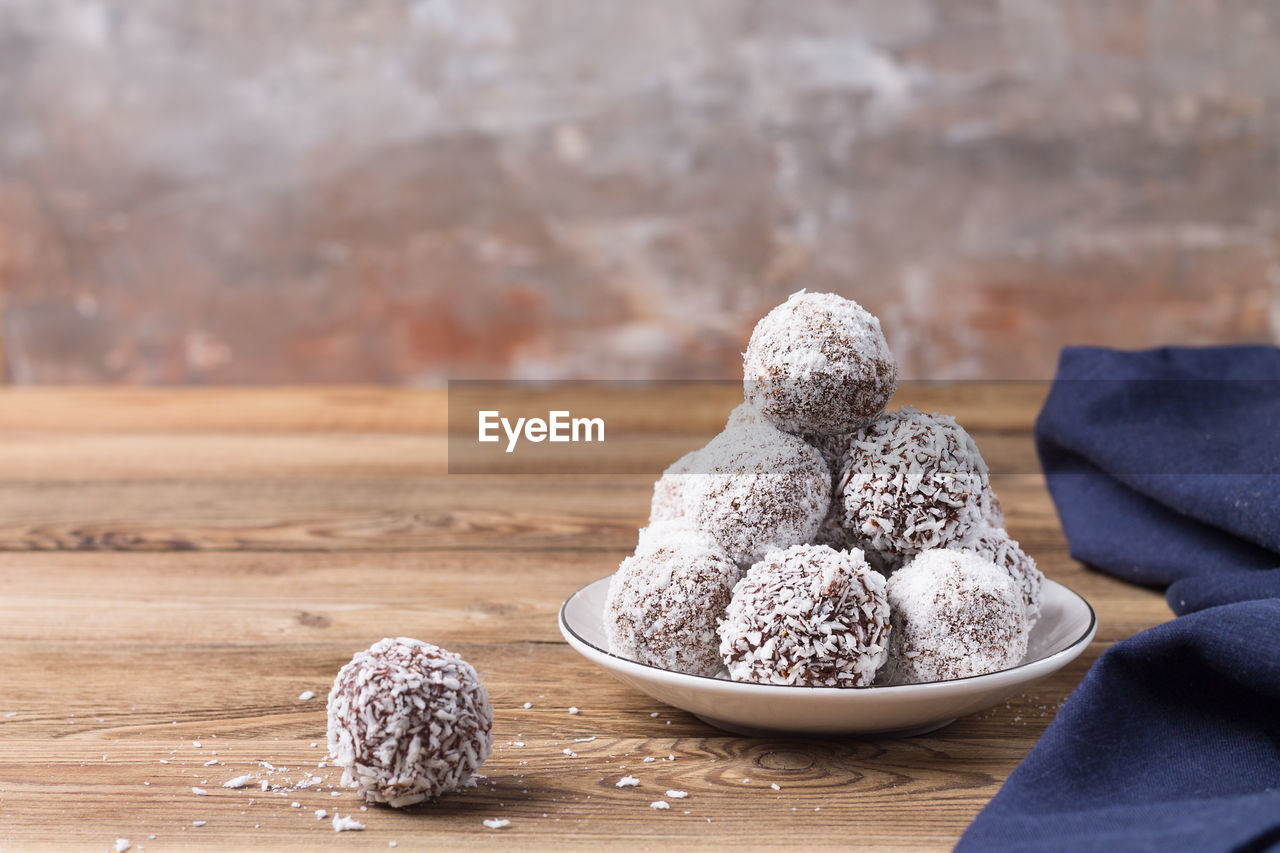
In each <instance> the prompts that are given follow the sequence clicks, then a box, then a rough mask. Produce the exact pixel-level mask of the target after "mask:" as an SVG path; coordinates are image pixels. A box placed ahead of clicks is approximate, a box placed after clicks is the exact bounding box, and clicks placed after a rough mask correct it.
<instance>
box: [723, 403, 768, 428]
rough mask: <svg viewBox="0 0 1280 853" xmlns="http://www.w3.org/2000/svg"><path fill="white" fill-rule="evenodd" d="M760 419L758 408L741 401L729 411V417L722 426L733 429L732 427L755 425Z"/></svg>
mask: <svg viewBox="0 0 1280 853" xmlns="http://www.w3.org/2000/svg"><path fill="white" fill-rule="evenodd" d="M761 420H762V419H761V416H760V410H759V409H757V408H756V407H755V406H753V405H751V404H750V403H746V402H742V403H739V404H738V405H737V406H735V407H734V409H733V411H732V412H730V413H729V419H728V420H726V421H725V423H724V428H725V429H733V428H734V427H744V426H755V425H756V424H758V423H760V421H761Z"/></svg>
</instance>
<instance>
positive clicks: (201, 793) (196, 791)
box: [191, 788, 209, 797]
mask: <svg viewBox="0 0 1280 853" xmlns="http://www.w3.org/2000/svg"><path fill="white" fill-rule="evenodd" d="M191 793H193V794H195V795H196V796H197V797H207V796H209V792H208V791H206V790H205V789H204V788H192V789H191Z"/></svg>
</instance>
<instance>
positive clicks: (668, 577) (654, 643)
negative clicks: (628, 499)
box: [604, 521, 739, 675]
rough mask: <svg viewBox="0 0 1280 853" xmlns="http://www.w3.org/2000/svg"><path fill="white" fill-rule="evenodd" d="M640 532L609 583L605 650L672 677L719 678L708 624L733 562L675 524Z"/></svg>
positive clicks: (723, 597)
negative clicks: (637, 542)
mask: <svg viewBox="0 0 1280 853" xmlns="http://www.w3.org/2000/svg"><path fill="white" fill-rule="evenodd" d="M646 531H647V534H648V535H647V536H646V535H645V531H642V536H641V542H640V545H639V547H638V548H637V549H636V553H635V554H634V555H633V556H631V557H628V558H627V559H625V560H623V561H622V564H621V565H620V566H618V571H617V572H615V573H614V575H613V579H612V580H611V581H610V582H609V592H608V595H607V597H606V599H605V607H604V629H605V637H606V639H607V641H608V646H609V651H610V652H612V653H613V654H615V655H619V656H621V657H625V658H627V659H629V660H634V661H639V662H640V663H646V664H650V665H651V666H657V667H661V668H662V669H669V670H674V671H676V672H687V673H690V674H692V675H718V674H720V673H721V672H723V666H722V665H721V663H720V654H719V638H718V636H717V634H716V626H717V625H718V624H719V621H720V618H721V617H722V616H723V615H724V611H725V607H726V606H728V604H729V597H730V596H731V595H732V592H733V585H734V583H735V582H737V580H738V577H739V571H738V565H737V564H736V563H734V562H733V560H731V559H729V556H728V555H727V554H725V552H724V551H723V550H722V549H721V548H720V547H719V546H718V545H716V543H715V541H714V540H712V539H710V538H709V537H708V536H706V534H704V533H701V532H699V531H697V530H695V529H693V528H691V527H688V526H685V525H681V523H680V522H678V521H664V522H658V523H656V524H654V525H651V526H650V527H649V528H646Z"/></svg>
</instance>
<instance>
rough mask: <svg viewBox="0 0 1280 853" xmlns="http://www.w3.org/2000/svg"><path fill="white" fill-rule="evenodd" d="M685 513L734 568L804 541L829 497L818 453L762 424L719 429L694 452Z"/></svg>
mask: <svg viewBox="0 0 1280 853" xmlns="http://www.w3.org/2000/svg"><path fill="white" fill-rule="evenodd" d="M699 471H700V472H705V473H701V474H699V476H696V477H693V478H691V479H690V481H689V483H688V484H687V485H686V488H685V512H686V514H687V515H688V517H689V520H690V521H691V522H692V523H693V524H694V525H695V526H696V527H697V528H698V529H699V530H702V531H704V532H706V533H708V534H710V535H711V537H712V538H714V539H715V540H716V542H718V543H719V544H720V547H721V548H723V549H724V550H725V551H726V552H728V554H729V556H730V557H731V558H732V559H733V560H734V561H735V562H737V563H741V564H743V565H750V564H751V563H754V562H756V561H757V560H759V559H760V558H762V557H763V556H764V555H765V554H766V553H767V552H768V551H771V550H774V549H777V548H788V547H790V546H792V545H798V544H801V543H804V542H810V541H812V539H813V537H814V534H816V533H817V532H818V527H819V526H820V525H821V524H822V519H823V517H824V516H825V515H826V514H827V509H828V507H829V505H830V500H831V474H830V472H829V471H828V469H827V463H825V462H823V461H822V454H820V453H819V452H818V451H817V450H815V449H814V448H812V447H810V446H809V445H807V444H805V443H804V441H802V440H801V439H799V438H797V437H796V436H794V435H788V434H787V433H784V432H780V431H778V430H776V429H774V428H773V427H771V426H768V425H767V424H760V425H757V426H753V427H741V428H738V429H727V430H725V431H724V432H722V433H720V434H719V435H718V436H716V437H715V438H714V439H712V440H711V443H710V444H708V445H707V446H706V447H705V448H704V449H703V450H702V451H701V454H700V457H699Z"/></svg>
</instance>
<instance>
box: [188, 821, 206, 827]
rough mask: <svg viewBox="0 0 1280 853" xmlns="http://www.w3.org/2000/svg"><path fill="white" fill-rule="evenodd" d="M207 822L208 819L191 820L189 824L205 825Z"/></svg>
mask: <svg viewBox="0 0 1280 853" xmlns="http://www.w3.org/2000/svg"><path fill="white" fill-rule="evenodd" d="M208 822H209V821H207V820H193V821H191V825H192V826H204V825H205V824H206V823H208Z"/></svg>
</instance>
